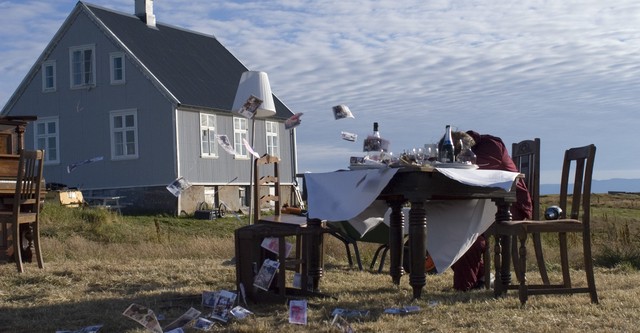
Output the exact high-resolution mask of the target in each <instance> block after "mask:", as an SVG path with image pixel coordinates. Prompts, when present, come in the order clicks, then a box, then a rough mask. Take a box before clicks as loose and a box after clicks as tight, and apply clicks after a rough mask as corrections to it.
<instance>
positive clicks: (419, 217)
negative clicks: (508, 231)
mask: <svg viewBox="0 0 640 333" xmlns="http://www.w3.org/2000/svg"><path fill="white" fill-rule="evenodd" d="M444 172H445V171H444V170H439V169H435V170H434V169H433V168H427V167H402V168H399V169H397V170H394V169H388V168H387V169H379V170H354V171H341V172H333V173H326V174H309V175H306V176H305V183H306V184H307V185H306V186H307V203H308V205H309V217H313V218H325V219H326V220H329V221H340V220H346V219H350V218H352V217H353V216H355V215H357V214H358V213H360V212H362V211H363V210H364V209H365V208H366V207H367V206H368V205H370V204H371V202H373V201H374V200H376V199H382V200H385V201H386V202H387V203H388V204H389V206H390V207H391V215H390V226H389V248H390V258H391V260H390V269H389V272H390V275H391V277H392V281H393V282H394V283H395V284H399V283H400V278H401V276H402V275H403V274H404V269H403V266H402V252H403V251H402V250H403V240H404V214H403V212H402V207H403V205H404V204H405V203H407V202H409V203H410V204H411V209H410V211H409V253H410V261H411V265H410V266H411V272H410V275H409V283H410V285H411V286H412V287H413V296H414V298H420V296H421V293H422V288H423V287H424V286H425V285H426V274H425V259H426V258H425V257H426V241H425V235H427V234H426V231H427V218H426V216H427V215H426V201H427V200H443V201H448V200H469V199H490V200H493V201H494V202H495V204H496V206H497V208H498V209H497V213H496V214H495V219H496V220H510V219H511V214H510V213H509V207H510V204H511V202H514V201H515V190H511V191H506V190H505V189H504V188H496V187H488V186H474V185H467V184H464V183H462V182H460V181H457V180H454V179H452V178H450V177H449V176H447V175H445V174H444ZM488 172H492V173H495V174H501V175H507V174H508V175H509V177H515V176H517V175H518V174H517V173H509V172H506V171H495V170H469V173H472V174H476V175H478V174H483V175H486V174H487V173H488ZM329 179H335V180H337V181H340V182H343V183H344V181H345V180H348V179H350V180H351V182H350V184H349V186H351V187H350V188H347V189H345V188H340V189H336V186H335V185H339V183H332V184H327V183H328V182H327V180H329ZM513 179H514V178H509V179H507V180H505V181H504V182H503V183H504V184H505V185H506V186H507V187H508V188H509V189H510V188H512V187H513V184H514V182H513ZM364 197H367V200H364V199H363V198H364ZM323 202H325V203H326V204H325V205H324V207H323V205H322V203H323ZM315 204H319V205H318V206H317V207H314V205H315ZM356 204H358V205H359V206H360V207H358V210H357V211H355V212H354V214H351V213H349V214H351V215H343V216H341V215H340V214H338V213H336V211H338V210H339V209H340V208H342V207H348V208H349V209H353V207H354V206H355V205H356ZM326 207H334V209H333V211H328V210H327V209H326ZM492 221H493V219H491V222H492ZM482 231H484V230H481V231H479V232H482ZM504 255H505V256H506V257H510V253H508V251H506V253H504ZM508 268H509V267H508V266H507V267H506V269H507V271H506V272H505V273H506V274H509V271H508Z"/></svg>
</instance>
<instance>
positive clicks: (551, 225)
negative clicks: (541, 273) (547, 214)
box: [495, 145, 598, 305]
mask: <svg viewBox="0 0 640 333" xmlns="http://www.w3.org/2000/svg"><path fill="white" fill-rule="evenodd" d="M595 153H596V147H595V146H594V145H588V146H584V147H578V148H571V149H569V150H567V151H566V152H565V155H564V163H563V167H562V176H561V182H560V197H559V206H560V208H561V209H562V211H563V212H562V214H561V217H560V219H558V220H550V221H549V220H523V221H511V222H507V223H496V224H495V235H496V239H497V237H499V236H501V235H504V236H517V237H518V240H519V245H520V247H519V256H518V265H517V267H516V270H518V271H519V272H520V273H519V274H517V275H518V280H519V287H518V290H519V298H520V302H521V304H522V305H524V304H525V303H526V302H527V299H528V296H529V295H539V294H573V293H589V294H590V296H591V302H592V303H598V295H597V292H596V285H595V279H594V276H593V259H592V256H591V228H590V205H591V177H592V174H593V163H594V160H595ZM570 175H572V176H573V179H571V177H570ZM570 182H571V183H570ZM570 184H571V185H572V186H573V191H572V193H571V194H569V185H570ZM569 196H570V202H569ZM570 232H571V233H581V234H582V249H583V256H584V270H585V273H586V279H587V287H573V286H572V285H571V276H570V274H569V254H568V245H567V233H570ZM536 233H557V234H558V240H559V243H560V261H561V266H562V283H561V284H537V285H534V284H527V279H526V268H527V249H526V241H527V237H528V235H529V234H536ZM495 256H496V261H495V262H496V263H501V262H502V261H501V258H500V249H499V247H496V253H495ZM502 264H503V265H508V264H509V263H502ZM500 269H501V267H499V266H498V265H497V264H496V273H497V272H500ZM496 276H497V274H496ZM505 287H506V286H504V285H502V283H501V281H499V279H497V280H496V288H495V294H496V296H500V295H502V294H503V293H506V288H505Z"/></svg>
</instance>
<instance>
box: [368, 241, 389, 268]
mask: <svg viewBox="0 0 640 333" xmlns="http://www.w3.org/2000/svg"><path fill="white" fill-rule="evenodd" d="M386 246H387V245H386V244H384V245H380V246H379V247H378V249H377V250H376V252H375V253H374V254H373V259H372V260H371V265H369V270H373V266H375V265H376V261H377V260H378V255H379V254H380V251H382V250H383V249H384V248H385V247H386Z"/></svg>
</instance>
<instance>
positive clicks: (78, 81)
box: [69, 45, 96, 88]
mask: <svg viewBox="0 0 640 333" xmlns="http://www.w3.org/2000/svg"><path fill="white" fill-rule="evenodd" d="M69 62H70V64H71V66H70V69H71V88H82V87H87V86H93V85H95V82H96V68H95V46H93V45H85V46H76V47H72V48H71V49H70V51H69Z"/></svg>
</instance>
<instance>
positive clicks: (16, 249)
mask: <svg viewBox="0 0 640 333" xmlns="http://www.w3.org/2000/svg"><path fill="white" fill-rule="evenodd" d="M11 230H12V234H13V235H12V237H13V239H12V241H13V260H15V262H16V268H17V269H18V272H20V273H23V272H24V266H23V264H22V237H21V235H20V224H17V225H12V226H11Z"/></svg>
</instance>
